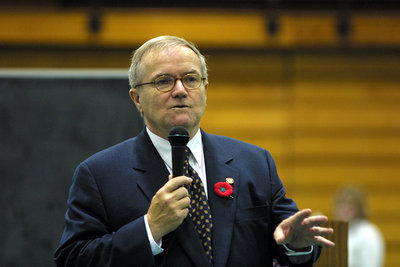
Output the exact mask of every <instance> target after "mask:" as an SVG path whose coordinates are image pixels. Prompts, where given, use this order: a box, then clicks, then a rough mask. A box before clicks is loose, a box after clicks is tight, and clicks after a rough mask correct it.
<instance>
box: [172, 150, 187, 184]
mask: <svg viewBox="0 0 400 267" xmlns="http://www.w3.org/2000/svg"><path fill="white" fill-rule="evenodd" d="M185 148H186V147H185V146H171V149H172V177H177V176H182V175H183V172H184V171H183V166H184V162H185Z"/></svg>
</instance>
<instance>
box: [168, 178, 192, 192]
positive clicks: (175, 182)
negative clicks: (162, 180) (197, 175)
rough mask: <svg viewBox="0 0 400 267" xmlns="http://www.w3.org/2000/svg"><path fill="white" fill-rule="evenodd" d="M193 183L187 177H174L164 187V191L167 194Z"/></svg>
mask: <svg viewBox="0 0 400 267" xmlns="http://www.w3.org/2000/svg"><path fill="white" fill-rule="evenodd" d="M192 181H193V180H192V178H190V177H186V176H178V177H174V178H173V179H171V180H169V181H168V182H167V183H166V184H165V185H164V190H165V191H166V192H172V191H175V190H176V189H177V188H179V187H181V186H183V185H185V184H190V183H191V182H192Z"/></svg>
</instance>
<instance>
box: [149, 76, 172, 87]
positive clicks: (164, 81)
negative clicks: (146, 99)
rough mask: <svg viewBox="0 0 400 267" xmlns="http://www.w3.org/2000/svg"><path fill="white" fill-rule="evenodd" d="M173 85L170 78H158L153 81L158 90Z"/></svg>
mask: <svg viewBox="0 0 400 267" xmlns="http://www.w3.org/2000/svg"><path fill="white" fill-rule="evenodd" d="M173 83H174V78H172V77H171V76H160V77H158V78H156V79H155V80H154V84H155V86H157V88H159V89H164V88H168V87H170V86H171V85H173Z"/></svg>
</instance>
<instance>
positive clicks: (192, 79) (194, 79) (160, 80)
mask: <svg viewBox="0 0 400 267" xmlns="http://www.w3.org/2000/svg"><path fill="white" fill-rule="evenodd" d="M205 79H206V78H203V77H201V76H200V75H198V74H196V73H189V74H186V75H185V76H183V77H182V78H175V77H173V76H171V75H161V76H159V77H157V78H155V79H154V81H152V82H147V83H141V84H136V85H135V86H134V88H136V87H139V86H142V85H146V84H154V86H155V87H156V89H157V90H158V91H161V92H168V91H171V90H172V88H174V86H175V84H176V81H177V80H180V81H181V82H182V84H183V86H184V87H185V88H186V89H188V90H194V89H197V88H199V87H200V85H201V82H202V81H204V80H205Z"/></svg>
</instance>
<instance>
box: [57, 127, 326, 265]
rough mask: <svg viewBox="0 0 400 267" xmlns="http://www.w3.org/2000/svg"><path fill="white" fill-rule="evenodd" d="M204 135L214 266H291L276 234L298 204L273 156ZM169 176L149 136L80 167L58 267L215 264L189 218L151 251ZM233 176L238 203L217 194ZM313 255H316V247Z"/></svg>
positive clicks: (71, 190)
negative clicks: (159, 198) (150, 218)
mask: <svg viewBox="0 0 400 267" xmlns="http://www.w3.org/2000/svg"><path fill="white" fill-rule="evenodd" d="M202 136H203V145H204V158H205V164H206V173H207V184H208V200H209V204H210V207H211V211H212V218H213V225H214V227H213V231H212V245H213V253H214V266H216V267H222V266H240V267H244V266H272V258H278V259H279V261H280V262H281V263H284V264H285V263H286V264H287V258H286V256H285V255H284V254H283V253H282V251H283V249H282V248H281V247H280V246H277V245H276V244H275V242H274V241H273V238H272V233H273V231H274V229H275V227H276V226H277V225H278V224H279V222H280V221H282V220H283V219H285V218H287V217H288V216H290V215H291V214H293V213H294V212H296V211H297V206H296V204H295V203H294V202H293V201H292V200H291V199H288V198H286V197H285V189H284V187H283V185H282V183H281V181H280V179H279V177H278V175H277V171H276V167H275V163H274V161H273V159H272V157H271V155H270V154H269V152H268V151H266V150H264V149H261V148H259V147H257V146H254V145H250V144H246V143H244V142H241V141H237V140H234V139H231V138H227V137H222V136H216V135H211V134H207V133H205V132H202ZM168 174H169V173H168V170H167V168H166V167H165V164H164V162H163V160H162V159H161V157H160V156H159V154H158V152H157V150H156V149H155V147H154V146H153V144H152V142H151V140H150V138H149V137H148V135H147V133H146V131H142V132H141V133H140V134H139V135H138V136H137V137H135V138H132V139H129V140H127V141H125V142H123V143H120V144H118V145H115V146H113V147H110V148H108V149H106V150H103V151H101V152H99V153H97V154H95V155H93V156H92V157H90V158H88V159H87V160H85V161H84V162H82V163H81V164H80V165H79V166H78V167H77V169H76V171H75V174H74V178H73V183H72V186H71V189H70V194H69V199H68V210H67V213H66V216H65V219H66V227H65V230H64V233H63V236H62V239H61V242H60V245H59V247H58V249H57V251H56V252H55V261H56V263H57V265H58V266H85V267H87V266H96V267H99V266H155V265H163V266H178V267H187V266H199V267H203V266H209V264H208V262H207V257H206V255H205V253H204V250H203V248H202V245H201V243H200V240H199V237H198V236H197V234H196V232H195V231H194V226H193V223H192V221H191V220H190V218H189V217H187V218H186V219H185V220H184V222H183V223H182V225H180V226H179V227H178V229H177V230H176V231H174V232H172V233H170V234H168V235H166V236H164V237H163V239H162V247H163V248H164V252H163V253H161V254H159V255H157V256H156V257H154V256H153V255H152V253H151V248H150V245H149V241H148V238H147V234H146V229H145V224H144V219H143V218H144V215H145V214H146V212H147V210H148V208H149V205H150V201H151V199H152V197H153V195H154V194H155V193H156V192H157V190H158V189H159V188H160V187H162V186H163V185H164V184H165V183H166V182H167V180H168ZM227 177H231V178H234V185H233V198H231V197H228V198H222V197H219V196H217V195H216V194H215V192H214V188H213V187H214V184H215V183H217V182H221V181H225V178H227ZM313 253H314V255H313V259H315V258H316V257H318V255H319V248H318V247H317V246H315V248H314V252H313ZM311 265H312V261H310V262H309V263H307V264H303V265H299V266H311ZM291 266H296V265H291Z"/></svg>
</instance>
